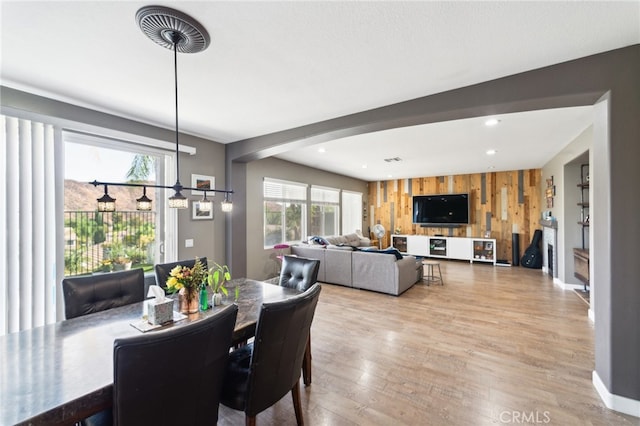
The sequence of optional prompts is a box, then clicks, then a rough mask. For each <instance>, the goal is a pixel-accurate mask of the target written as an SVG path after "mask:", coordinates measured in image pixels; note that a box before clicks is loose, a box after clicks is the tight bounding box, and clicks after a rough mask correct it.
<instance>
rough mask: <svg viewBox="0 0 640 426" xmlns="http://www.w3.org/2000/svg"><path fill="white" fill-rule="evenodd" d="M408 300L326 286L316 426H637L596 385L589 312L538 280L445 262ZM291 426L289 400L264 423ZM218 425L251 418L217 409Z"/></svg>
mask: <svg viewBox="0 0 640 426" xmlns="http://www.w3.org/2000/svg"><path fill="white" fill-rule="evenodd" d="M442 273H443V275H444V279H445V285H444V286H439V285H433V284H432V285H430V286H426V285H424V284H420V283H418V284H416V285H415V286H413V287H412V288H411V289H410V290H408V291H407V292H406V293H404V294H403V295H402V296H400V297H394V296H387V295H383V294H378V293H373V292H369V291H364V290H354V289H350V288H346V287H342V286H336V285H331V284H325V285H323V289H322V293H321V295H320V302H319V304H318V307H317V310H316V315H315V319H314V323H313V326H312V332H311V335H312V353H313V383H312V385H311V386H309V387H307V388H304V387H303V388H302V391H301V396H302V403H303V410H304V416H305V421H306V424H307V425H312V426H313V425H495V424H552V425H640V419H638V418H635V417H631V416H626V415H623V414H619V413H616V412H614V411H611V410H609V409H607V408H606V407H605V406H604V404H603V403H602V401H601V400H600V398H599V397H598V395H597V393H596V391H595V389H594V388H593V385H592V383H591V374H592V371H593V369H594V331H593V324H592V323H591V322H590V321H589V319H588V318H587V309H588V307H587V305H586V304H585V303H584V302H583V301H582V300H580V299H579V298H578V296H577V295H576V294H575V293H574V292H573V291H563V290H561V289H559V288H558V287H556V286H554V285H553V283H552V281H551V279H550V278H549V277H548V276H546V275H544V274H543V273H542V272H541V271H540V270H531V269H525V268H521V267H494V266H491V265H483V264H474V265H471V264H469V263H465V262H454V261H448V262H447V261H444V262H442ZM257 423H258V425H259V426H262V425H273V426H275V425H294V424H295V416H294V413H293V408H292V403H291V397H290V395H287V396H286V397H284V398H283V399H282V400H280V401H279V402H278V403H277V404H276V405H275V406H274V407H272V408H270V409H268V410H266V411H264V412H263V413H261V414H259V415H258V417H257ZM218 424H219V425H223V426H226V425H242V424H244V414H243V413H241V412H237V411H234V410H231V409H228V408H226V407H223V406H221V407H220V418H219V421H218Z"/></svg>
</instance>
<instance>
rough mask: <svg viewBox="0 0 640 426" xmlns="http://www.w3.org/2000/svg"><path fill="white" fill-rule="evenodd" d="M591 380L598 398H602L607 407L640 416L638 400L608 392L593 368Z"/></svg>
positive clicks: (639, 402)
mask: <svg viewBox="0 0 640 426" xmlns="http://www.w3.org/2000/svg"><path fill="white" fill-rule="evenodd" d="M592 381H593V386H594V387H595V388H596V391H597V392H598V395H599V396H600V399H602V402H604V405H606V406H607V408H609V409H611V410H614V411H618V412H620V413H623V414H628V415H630V416H634V417H639V418H640V401H636V400H635V399H631V398H626V397H624V396H619V395H614V394H612V393H611V392H609V390H608V389H607V387H606V386H605V385H604V383H602V380H600V376H598V372H597V371H595V370H594V371H593V375H592Z"/></svg>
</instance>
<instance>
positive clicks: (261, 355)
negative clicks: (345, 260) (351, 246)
mask: <svg viewBox="0 0 640 426" xmlns="http://www.w3.org/2000/svg"><path fill="white" fill-rule="evenodd" d="M320 290H321V287H320V284H314V285H312V286H311V287H310V288H309V289H308V290H307V291H305V292H304V293H301V294H299V295H296V296H294V297H291V298H289V299H286V300H282V301H277V302H267V303H263V304H262V307H261V309H260V314H259V317H258V323H257V325H256V334H255V339H254V341H253V342H252V343H249V344H247V345H244V346H242V347H240V348H239V349H236V350H234V351H233V352H231V354H230V355H229V361H228V364H227V370H226V374H225V377H224V383H223V386H222V394H221V397H220V402H221V403H222V404H223V405H225V406H227V407H230V408H232V409H235V410H240V411H244V413H245V423H246V424H247V425H249V426H252V425H255V424H256V416H257V415H258V414H259V413H261V412H262V411H264V410H266V409H267V408H269V407H270V406H272V405H273V404H275V403H276V402H277V401H279V400H280V399H281V398H282V397H283V396H284V395H286V394H287V393H288V392H289V391H291V395H292V398H293V408H294V410H295V414H296V421H297V423H298V424H299V425H301V424H303V423H304V420H303V416H302V406H301V404H300V386H299V382H300V374H301V373H300V371H301V368H302V360H303V358H304V352H305V348H306V345H307V341H308V340H309V331H310V328H311V323H312V321H313V315H314V312H315V309H316V305H317V304H318V298H319V296H320Z"/></svg>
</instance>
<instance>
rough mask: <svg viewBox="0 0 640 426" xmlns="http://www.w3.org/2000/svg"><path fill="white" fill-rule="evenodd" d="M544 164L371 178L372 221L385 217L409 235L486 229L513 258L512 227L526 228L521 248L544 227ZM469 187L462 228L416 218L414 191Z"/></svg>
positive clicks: (500, 252)
mask: <svg viewBox="0 0 640 426" xmlns="http://www.w3.org/2000/svg"><path fill="white" fill-rule="evenodd" d="M540 185H541V170H540V169H532V170H515V171H505V172H492V173H476V174H469V175H455V176H435V177H424V178H414V179H398V180H389V181H378V182H370V183H369V202H368V208H367V213H366V214H367V217H366V223H367V225H368V227H369V229H371V228H372V227H373V225H374V224H376V223H380V224H382V225H383V226H384V227H385V229H386V230H387V235H386V236H385V237H384V239H383V242H382V243H383V247H387V246H389V245H390V235H391V234H392V233H395V230H399V231H400V233H402V234H409V235H436V234H441V235H445V236H454V237H456V236H457V237H482V236H484V233H485V231H490V232H491V238H495V239H496V245H497V258H498V259H505V260H507V261H509V262H511V261H512V251H511V246H512V233H518V234H520V254H519V256H522V253H524V250H525V249H526V248H527V247H528V246H529V244H530V243H531V237H532V236H533V231H535V230H536V229H540V225H539V219H540V217H541V210H540V208H541V207H540V205H541V199H540V193H541V192H540V191H541V187H540ZM455 193H469V194H470V198H471V200H470V202H471V224H470V225H468V226H460V227H457V228H446V227H426V228H423V227H420V225H414V224H412V223H411V222H412V210H413V206H412V196H413V195H425V194H455Z"/></svg>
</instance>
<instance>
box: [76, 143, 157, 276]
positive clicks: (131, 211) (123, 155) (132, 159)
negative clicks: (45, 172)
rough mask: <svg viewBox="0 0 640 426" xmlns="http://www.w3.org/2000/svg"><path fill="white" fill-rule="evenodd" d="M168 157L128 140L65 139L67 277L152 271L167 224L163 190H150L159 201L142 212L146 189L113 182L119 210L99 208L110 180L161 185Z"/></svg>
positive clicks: (113, 191) (111, 188)
mask: <svg viewBox="0 0 640 426" xmlns="http://www.w3.org/2000/svg"><path fill="white" fill-rule="evenodd" d="M164 161H165V155H164V154H162V153H160V152H153V151H149V150H146V151H140V150H139V148H136V145H131V144H127V143H124V142H122V143H114V142H113V141H108V144H107V141H104V143H102V144H101V143H96V142H95V140H92V143H87V142H86V141H84V140H82V138H78V137H74V136H73V135H70V136H67V137H65V180H64V240H65V245H64V263H65V264H64V267H65V276H71V275H81V274H88V273H96V272H110V271H116V270H121V269H129V268H132V267H133V268H136V267H138V268H143V269H145V270H149V271H150V270H152V268H153V265H154V263H161V262H162V259H161V256H162V254H161V251H162V250H161V248H160V247H159V245H158V242H159V241H162V239H159V238H158V237H159V234H161V230H162V229H163V226H162V224H163V223H164V204H165V203H163V202H157V200H162V199H163V198H162V195H161V193H159V192H160V191H154V190H153V189H152V188H149V189H148V190H147V194H148V195H149V196H150V198H151V199H153V200H154V202H153V203H152V209H153V210H151V211H137V210H136V199H137V198H139V197H140V196H141V195H142V188H132V187H123V186H109V187H108V192H109V195H110V196H111V197H113V198H115V199H116V211H115V212H98V211H97V199H98V198H99V197H101V196H102V195H103V194H104V187H103V186H98V187H94V186H93V185H91V184H89V183H88V182H91V181H93V180H94V179H97V180H100V181H106V182H132V183H149V184H156V183H158V184H162V183H161V182H159V177H160V178H161V177H162V176H163V174H162V173H161V172H160V171H161V170H163V168H164V166H163V164H164Z"/></svg>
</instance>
